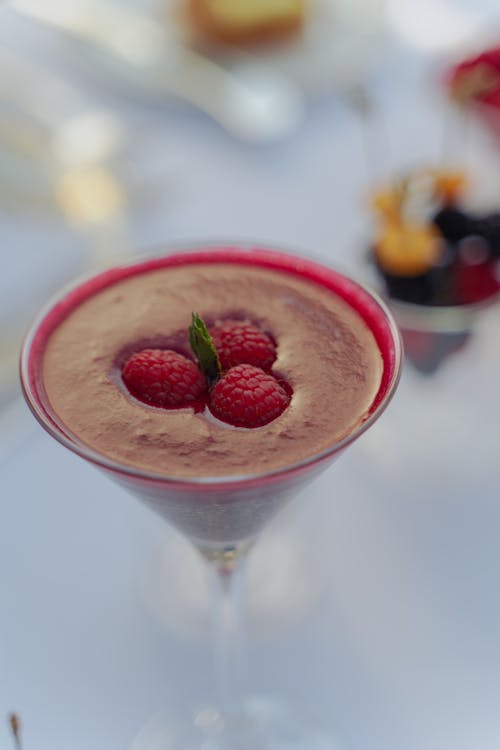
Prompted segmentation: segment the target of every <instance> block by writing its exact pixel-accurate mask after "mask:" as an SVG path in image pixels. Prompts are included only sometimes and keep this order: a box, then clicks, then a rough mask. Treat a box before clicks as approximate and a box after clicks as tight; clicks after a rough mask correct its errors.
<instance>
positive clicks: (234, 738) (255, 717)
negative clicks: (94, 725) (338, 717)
mask: <svg viewBox="0 0 500 750" xmlns="http://www.w3.org/2000/svg"><path fill="white" fill-rule="evenodd" d="M130 750H340V746H339V745H338V744H337V742H335V741H334V740H333V739H332V738H330V737H328V736H327V735H324V734H323V733H322V732H321V731H319V730H317V729H315V728H314V727H312V726H311V725H310V724H309V723H307V722H302V721H301V718H300V716H299V715H298V714H297V712H296V711H295V710H292V709H291V708H290V707H289V706H287V705H286V704H284V703H283V702H282V701H280V700H277V699H274V698H270V697H267V696H253V697H250V698H248V699H247V700H246V701H245V705H244V711H243V713H242V714H241V715H240V716H237V717H234V718H231V719H230V720H227V719H225V718H224V717H223V716H222V715H221V714H220V713H219V712H218V711H217V709H215V708H206V709H204V710H202V711H199V712H198V713H197V714H196V715H194V716H193V717H192V718H191V720H187V721H185V722H182V721H181V719H180V718H179V716H178V715H176V716H174V715H173V714H172V715H170V716H169V715H168V714H158V715H157V716H154V717H153V718H152V719H150V720H149V721H148V722H147V723H146V724H145V725H144V727H143V728H142V729H141V731H140V732H139V734H138V735H137V736H136V738H135V740H134V741H133V743H132V745H131V748H130Z"/></svg>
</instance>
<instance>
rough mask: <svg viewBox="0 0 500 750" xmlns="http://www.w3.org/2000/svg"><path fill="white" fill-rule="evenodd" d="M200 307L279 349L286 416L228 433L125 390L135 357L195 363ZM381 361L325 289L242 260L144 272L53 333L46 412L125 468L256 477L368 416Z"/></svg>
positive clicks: (90, 301)
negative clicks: (194, 325) (257, 331)
mask: <svg viewBox="0 0 500 750" xmlns="http://www.w3.org/2000/svg"><path fill="white" fill-rule="evenodd" d="M193 311H196V312H199V313H200V315H202V316H203V318H204V320H206V321H207V323H208V324H214V323H216V322H217V321H220V320H225V319H233V320H234V319H241V320H250V321H251V322H253V323H255V324H256V325H258V326H259V327H260V328H261V329H262V330H264V331H266V332H268V333H269V334H270V336H272V338H273V340H274V341H275V342H276V345H277V358H276V361H275V362H274V364H273V372H274V373H275V375H276V376H277V377H280V378H282V379H283V380H284V381H286V382H287V383H289V385H290V387H291V389H292V392H293V395H292V398H291V401H290V404H289V406H288V408H286V410H285V411H284V412H283V413H282V414H280V416H279V417H277V418H276V419H274V420H273V421H271V422H270V423H268V424H266V425H264V426H262V427H258V428H256V429H246V428H242V427H232V426H231V425H228V424H226V423H223V422H220V421H219V420H217V419H216V418H215V417H214V416H213V415H211V413H210V412H209V411H208V410H204V411H201V412H200V411H197V410H195V409H193V408H190V407H186V408H182V409H177V410H167V409H161V408H158V407H155V406H151V405H148V404H145V403H143V402H141V401H139V400H138V399H136V398H134V396H133V395H131V393H130V392H129V391H128V390H127V388H126V387H125V385H124V383H123V380H122V377H121V369H122V366H123V364H124V362H125V361H126V360H127V358H128V357H129V356H130V355H131V354H132V353H133V352H135V351H140V350H142V349H145V348H148V347H151V348H156V349H162V348H165V349H166V348H172V349H174V350H176V351H178V352H180V353H182V354H185V355H187V356H190V357H191V358H192V356H193V355H192V354H191V353H190V350H189V341H188V326H189V323H190V321H191V315H192V313H193ZM382 369H383V363H382V357H381V354H380V351H379V348H378V346H377V343H376V341H375V339H374V337H373V334H372V333H371V331H370V330H369V328H368V326H367V325H366V323H365V322H364V321H363V320H362V318H361V317H360V316H359V315H358V314H357V313H356V312H355V311H354V310H353V309H352V308H351V307H350V306H349V305H348V304H347V303H346V302H344V301H343V300H342V299H340V298H339V297H337V296H336V295H335V294H334V293H333V292H331V291H330V290H328V289H327V288H325V287H322V286H320V285H319V284H315V283H314V282H312V281H308V280H306V279H302V278H300V277H299V276H297V275H294V274H290V273H287V272H281V271H278V270H273V269H269V268H264V267H259V266H257V265H251V264H246V263H222V262H215V263H194V264H192V263H191V264H187V265H174V266H170V267H166V268H158V269H155V270H148V271H146V272H138V273H136V274H135V275H129V276H127V277H126V278H123V279H121V280H118V281H117V282H115V283H113V284H112V285H111V286H108V287H106V288H104V289H101V290H100V291H97V292H96V293H94V294H92V295H91V296H88V297H87V298H85V299H83V301H81V303H80V304H79V305H78V306H77V307H76V308H75V309H74V310H72V311H71V312H70V314H69V315H68V316H67V317H65V318H64V319H63V320H62V322H60V324H59V325H58V326H57V327H56V328H55V330H54V331H53V332H52V333H51V335H50V337H49V340H48V342H47V346H46V350H45V353H44V359H43V384H44V388H45V391H46V394H47V398H48V401H49V403H50V407H51V409H52V410H53V412H54V414H55V415H56V416H57V419H58V421H60V422H62V424H63V425H64V427H65V430H66V431H67V432H69V433H71V434H72V436H74V437H75V438H76V439H77V440H78V441H80V442H82V443H84V444H86V445H88V446H90V447H91V448H93V449H94V450H95V451H98V452H99V453H101V454H103V455H105V456H106V457H108V458H110V459H112V460H114V461H116V462H117V463H119V464H122V465H126V466H131V467H135V468H137V469H140V470H143V471H150V472H154V473H155V474H162V475H166V476H170V477H179V478H181V477H182V478H186V477H193V478H194V477H215V476H221V477H222V476H229V475H242V474H245V475H247V474H256V473H262V472H267V471H271V470H273V469H278V468H281V467H284V466H287V465H290V464H293V463H295V462H298V461H301V460H303V459H305V458H307V457H309V456H312V455H314V454H316V453H319V452H320V451H322V450H325V449H327V448H328V447H329V446H331V445H333V444H335V443H337V442H338V441H340V440H341V439H342V438H344V437H346V436H348V435H349V434H350V433H351V432H352V431H353V430H354V429H355V428H356V427H358V426H359V425H360V423H361V422H362V421H363V420H364V419H365V418H366V416H367V414H368V412H369V409H370V407H371V405H372V403H373V401H374V398H375V396H376V394H377V391H378V389H379V386H380V382H381V376H382Z"/></svg>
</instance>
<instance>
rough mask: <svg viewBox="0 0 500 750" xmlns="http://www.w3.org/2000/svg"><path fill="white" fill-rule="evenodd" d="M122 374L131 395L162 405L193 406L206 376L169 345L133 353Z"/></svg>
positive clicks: (169, 406) (199, 394)
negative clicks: (163, 347)
mask: <svg viewBox="0 0 500 750" xmlns="http://www.w3.org/2000/svg"><path fill="white" fill-rule="evenodd" d="M122 378H123V381H124V383H125V385H126V386H127V388H128V389H129V391H130V393H131V394H132V395H133V396H136V398H138V399H140V400H141V401H145V402H146V403H147V404H152V405H153V406H161V407H163V408H181V407H184V406H196V405H197V402H198V403H199V402H200V400H201V399H202V397H203V396H204V395H205V392H206V381H205V378H204V377H203V375H202V373H201V372H200V370H199V369H198V367H197V366H196V365H195V363H194V362H192V361H191V360H190V359H188V358H187V357H184V356H183V355H182V354H179V353H178V352H174V351H172V350H171V349H143V351H141V352H136V353H135V354H132V356H131V357H130V358H129V359H128V360H127V362H126V363H125V365H124V366H123V369H122Z"/></svg>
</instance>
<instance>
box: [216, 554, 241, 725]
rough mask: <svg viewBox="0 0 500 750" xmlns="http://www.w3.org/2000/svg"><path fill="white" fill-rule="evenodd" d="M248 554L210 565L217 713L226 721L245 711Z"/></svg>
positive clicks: (227, 558)
mask: <svg viewBox="0 0 500 750" xmlns="http://www.w3.org/2000/svg"><path fill="white" fill-rule="evenodd" d="M246 557H247V555H246V552H244V553H243V554H238V555H234V556H227V555H224V556H222V557H218V559H213V558H212V559H211V560H210V562H209V569H210V579H211V580H210V584H211V592H210V593H211V606H212V632H213V650H214V669H215V690H216V700H217V709H218V711H219V712H220V714H221V715H222V717H223V718H235V717H237V716H241V714H242V711H243V696H244V682H245V672H246V650H245V637H244V626H243V617H242V609H243V608H242V604H243V601H242V600H243V584H244V577H245V570H246Z"/></svg>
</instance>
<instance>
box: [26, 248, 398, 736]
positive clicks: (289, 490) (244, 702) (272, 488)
mask: <svg viewBox="0 0 500 750" xmlns="http://www.w3.org/2000/svg"><path fill="white" fill-rule="evenodd" d="M217 262H218V263H221V262H223V263H234V264H238V265H239V266H240V267H241V270H242V273H243V272H244V267H245V266H252V267H256V266H257V267H261V268H268V269H273V270H275V271H278V272H280V273H282V274H283V276H284V278H286V276H287V275H292V276H299V277H300V278H302V279H304V280H307V281H309V282H311V283H313V284H317V285H319V286H320V287H322V288H323V289H327V290H329V291H330V292H331V293H332V295H336V296H337V297H340V298H341V299H342V300H344V302H346V303H347V304H348V305H349V306H350V307H351V308H353V309H354V310H355V311H356V312H357V313H358V314H359V315H360V316H361V317H362V318H363V320H364V321H365V322H366V324H367V326H368V327H369V329H370V330H371V332H372V334H373V336H374V338H375V341H376V343H377V345H378V347H379V350H380V353H381V357H382V362H383V372H382V377H381V382H380V387H379V390H378V393H377V394H376V396H375V398H374V401H373V403H372V405H371V408H370V410H369V413H368V415H367V417H366V419H365V420H364V421H363V422H362V423H361V424H360V425H359V426H358V427H356V428H355V429H354V430H353V431H352V432H351V433H350V434H349V435H347V436H346V437H344V438H343V439H342V440H340V441H338V440H337V441H336V442H335V441H332V444H331V445H330V446H329V447H328V448H326V449H325V450H323V451H321V452H320V453H317V454H314V455H308V456H306V457H304V458H303V459H302V460H300V461H298V462H296V463H294V464H291V465H287V466H284V467H282V468H278V469H275V470H272V471H269V472H266V473H260V474H247V475H241V476H232V475H231V476H221V477H193V478H178V477H175V476H165V475H164V474H162V473H155V472H150V471H144V470H140V469H138V468H135V467H133V466H129V465H123V464H119V463H117V462H116V461H113V460H112V459H110V458H109V457H107V456H105V455H102V454H100V453H98V452H97V451H95V450H93V449H92V448H90V447H89V446H88V445H86V444H84V443H83V442H82V441H80V440H79V439H78V438H77V437H76V436H75V435H73V434H72V433H70V432H69V431H68V429H67V428H66V427H65V425H64V424H63V423H62V422H61V420H60V419H59V417H58V415H57V414H56V413H55V412H54V410H53V409H52V408H51V405H50V402H49V399H48V397H47V394H46V393H45V389H44V384H43V377H42V365H43V357H44V352H45V348H46V345H47V342H48V339H49V337H50V335H51V333H52V332H53V331H54V330H55V328H56V327H57V326H58V325H59V324H60V323H61V322H62V321H63V320H64V319H65V318H66V317H67V316H68V315H69V314H70V313H71V312H72V311H73V310H75V309H76V308H77V307H78V306H79V305H80V304H82V303H83V302H84V301H85V300H86V299H88V298H89V297H90V296H92V295H94V294H96V293H97V292H99V291H101V290H103V289H105V288H107V287H109V286H111V285H113V284H115V283H117V282H120V281H122V280H124V279H126V278H130V277H132V276H135V275H136V274H142V273H146V272H152V271H154V270H156V269H163V268H167V267H169V266H178V265H188V264H196V263H217ZM400 365H401V345H400V338H399V333H398V329H397V327H396V325H395V323H394V321H393V319H392V317H391V315H390V313H389V312H388V309H387V308H386V307H385V305H384V303H383V302H382V301H381V300H380V299H379V298H378V297H377V296H375V295H374V294H373V293H371V292H369V291H368V290H366V289H365V288H364V287H362V286H361V285H359V284H358V283H356V282H354V281H352V280H351V279H349V278H348V277H346V276H344V275H343V274H341V273H339V272H337V271H334V270H332V269H330V268H327V267H325V266H323V265H320V264H319V263H317V262H315V261H312V260H309V259H306V258H303V257H300V256H297V255H293V254H289V253H287V252H282V251H278V250H274V249H273V250H268V249H263V248H261V247H255V246H243V245H237V244H236V245H235V244H231V245H225V246H222V247H221V246H220V245H219V246H206V245H204V246H199V247H197V248H195V249H192V248H190V249H187V248H183V249H182V250H173V251H172V252H170V253H168V254H166V255H163V256H160V257H153V258H147V259H144V258H143V259H140V260H137V261H134V262H132V263H129V264H127V265H122V266H118V267H115V268H112V269H109V270H106V271H104V272H101V273H100V274H98V275H96V276H93V277H91V278H86V279H84V280H83V281H79V282H78V283H77V284H76V285H73V286H72V287H70V288H67V289H65V290H64V291H63V292H62V293H61V294H60V295H59V296H58V298H57V299H55V300H53V301H52V302H51V303H50V304H49V305H48V307H47V308H46V309H44V310H43V311H42V312H41V313H40V315H39V316H38V318H37V319H36V320H35V321H34V323H33V326H32V328H31V330H30V332H29V333H28V335H27V337H26V340H25V343H24V346H23V350H22V355H21V381H22V386H23V391H24V395H25V397H26V400H27V403H28V405H29V407H30V408H31V410H32V412H33V414H34V415H35V417H36V418H37V419H38V421H39V422H40V423H41V425H42V427H44V428H45V429H46V430H47V432H49V434H50V435H52V437H54V438H55V439H56V440H58V441H59V442H60V443H62V445H64V446H65V447H66V448H68V449H69V450H71V451H72V452H74V453H76V454H78V455H79V456H81V457H82V458H84V459H86V460H87V461H88V462H89V463H91V464H93V465H94V466H96V467H98V468H99V469H101V470H102V471H104V472H105V473H106V474H107V475H108V476H110V477H112V478H113V479H114V480H115V481H116V482H118V483H119V484H120V485H122V486H123V487H124V488H125V489H126V490H127V491H128V492H130V493H132V494H133V495H136V496H137V497H138V498H140V499H141V500H142V501H143V502H144V503H146V505H148V506H149V507H151V508H152V509H154V510H155V511H156V512H157V513H158V514H159V515H160V516H162V517H163V518H164V519H166V520H167V522H168V523H170V524H171V525H172V526H174V527H175V528H176V529H177V530H178V531H180V532H181V533H182V534H184V535H185V537H187V538H188V539H189V540H190V541H191V542H192V544H193V545H194V546H195V548H196V549H197V550H198V551H199V553H200V554H201V556H202V558H203V559H204V560H205V561H206V564H207V565H208V569H209V571H210V576H211V579H212V594H213V596H212V600H213V602H212V607H213V623H214V655H215V676H216V679H215V683H216V689H215V693H216V696H217V701H216V708H213V709H207V710H206V711H202V712H199V713H198V714H197V715H196V716H194V717H190V716H188V717H186V720H185V721H178V720H177V721H176V722H175V724H176V725H175V729H174V726H173V725H172V726H171V727H168V732H167V733H166V734H164V735H161V732H160V735H161V736H163V737H164V738H165V739H164V740H161V741H158V740H153V741H151V742H149V745H148V743H147V742H146V743H141V744H140V748H141V750H143V749H144V748H147V747H150V748H154V750H160V747H161V748H162V750H163V749H164V750H195V749H198V750H257V748H259V750H289V749H290V750H292V748H293V750H302V749H304V750H305V749H306V748H307V749H308V750H315V749H317V750H328V749H329V748H333V747H334V746H333V745H332V744H331V742H330V741H329V740H328V739H327V738H325V737H323V736H322V735H321V734H320V733H318V732H316V731H314V730H311V729H309V728H308V727H307V726H305V725H302V723H301V722H300V720H298V719H297V714H296V712H292V711H287V709H286V708H285V707H283V705H282V704H280V703H273V702H269V701H267V700H265V699H260V698H258V699H255V698H253V699H249V698H248V697H247V696H245V695H244V691H243V687H242V678H241V671H240V667H241V663H242V653H241V651H242V649H241V627H240V614H241V602H240V599H241V596H240V595H241V590H242V578H243V574H244V569H245V561H246V559H247V556H248V552H249V550H250V549H251V547H252V545H253V543H254V542H255V540H256V538H257V537H258V535H259V533H260V532H261V530H262V529H263V528H264V527H265V526H266V524H267V523H268V522H269V521H270V519H271V518H273V517H274V516H275V515H276V514H277V513H278V511H279V510H280V509H281V508H282V507H283V506H284V505H285V504H286V503H287V502H288V501H289V500H290V499H291V498H293V497H294V496H295V495H297V494H298V493H299V492H300V490H302V489H303V488H304V487H307V486H308V485H309V484H310V483H311V482H312V480H313V479H314V478H315V477H316V476H317V475H318V474H319V473H320V472H321V471H323V470H324V469H326V468H327V467H328V466H329V465H330V464H331V463H332V462H333V461H334V459H336V458H337V457H338V456H339V455H340V454H341V453H342V452H343V451H344V450H345V449H346V448H347V447H348V446H349V445H350V444H352V443H353V442H354V441H355V440H356V439H357V438H358V437H360V436H361V434H362V433H364V432H365V431H366V430H367V429H368V428H369V427H370V426H371V425H373V423H374V422H375V421H376V420H377V419H378V417H379V416H380V415H381V413H382V412H383V411H384V409H385V407H386V406H387V404H388V402H389V401H390V399H391V397H392V395H393V393H394V391H395V389H396V386H397V382H398V379H399V372H400ZM193 458H194V461H195V457H193Z"/></svg>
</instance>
